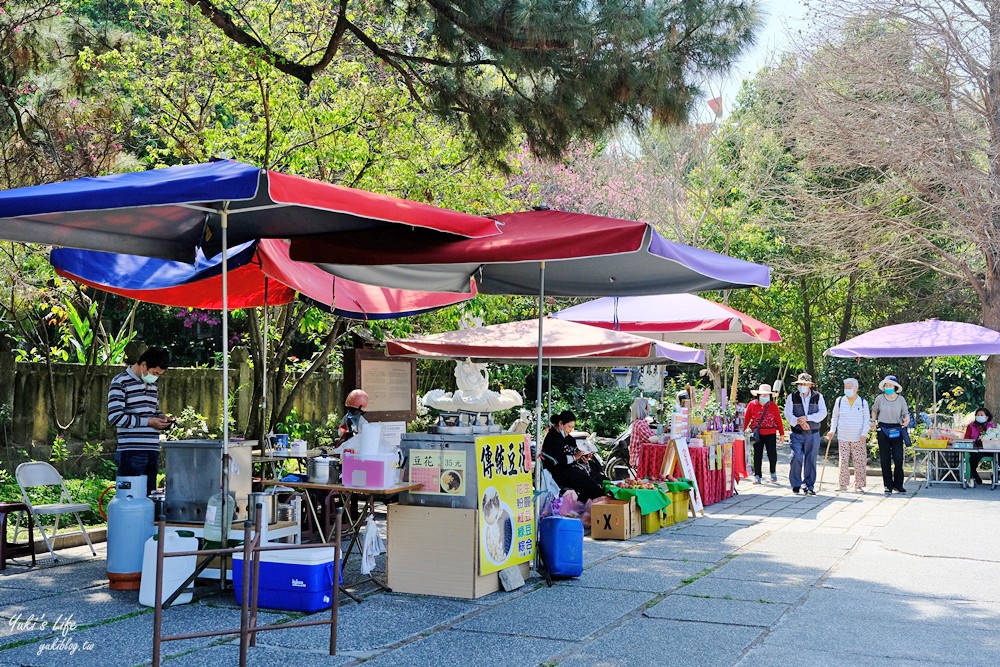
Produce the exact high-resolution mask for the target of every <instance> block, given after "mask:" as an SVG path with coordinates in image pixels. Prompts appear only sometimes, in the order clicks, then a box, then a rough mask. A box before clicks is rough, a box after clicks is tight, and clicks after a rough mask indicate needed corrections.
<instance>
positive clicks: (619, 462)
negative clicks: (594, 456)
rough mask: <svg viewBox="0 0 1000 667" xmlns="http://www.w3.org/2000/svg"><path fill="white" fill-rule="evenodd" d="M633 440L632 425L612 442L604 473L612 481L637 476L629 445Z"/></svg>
mask: <svg viewBox="0 0 1000 667" xmlns="http://www.w3.org/2000/svg"><path fill="white" fill-rule="evenodd" d="M631 440H632V427H631V426H629V427H628V428H626V429H625V430H624V431H623V432H622V433H621V435H619V436H618V437H617V438H615V440H614V442H612V443H611V451H610V452H608V460H607V461H606V462H605V463H604V474H605V475H607V477H608V479H610V480H611V481H612V482H619V481H621V480H623V479H631V478H634V477H636V476H637V475H636V470H635V468H633V467H632V465H631V464H630V463H629V452H628V445H629V442H631Z"/></svg>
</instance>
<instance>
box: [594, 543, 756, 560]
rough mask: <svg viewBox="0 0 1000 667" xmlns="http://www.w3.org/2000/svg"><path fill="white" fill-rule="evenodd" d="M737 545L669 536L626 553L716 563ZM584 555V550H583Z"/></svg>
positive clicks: (633, 555) (639, 556)
mask: <svg viewBox="0 0 1000 667" xmlns="http://www.w3.org/2000/svg"><path fill="white" fill-rule="evenodd" d="M737 548H738V547H734V546H730V545H726V544H721V543H719V542H716V541H714V540H691V539H687V540H685V539H671V538H669V537H664V538H658V539H655V540H649V541H648V542H646V543H644V544H640V545H638V546H636V547H635V548H633V549H629V550H628V551H627V552H626V555H628V556H630V557H632V558H655V559H660V560H680V561H699V562H702V563H717V562H718V561H720V560H722V559H723V558H725V557H726V556H728V555H729V554H731V553H732V552H733V551H735V550H736V549H737ZM584 554H585V555H586V552H584Z"/></svg>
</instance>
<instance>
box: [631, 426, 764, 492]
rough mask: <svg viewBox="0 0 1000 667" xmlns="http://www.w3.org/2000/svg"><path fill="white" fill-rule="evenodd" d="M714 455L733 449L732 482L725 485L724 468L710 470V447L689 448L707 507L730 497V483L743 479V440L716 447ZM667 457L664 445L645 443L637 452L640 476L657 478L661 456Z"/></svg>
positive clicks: (744, 463)
mask: <svg viewBox="0 0 1000 667" xmlns="http://www.w3.org/2000/svg"><path fill="white" fill-rule="evenodd" d="M715 447H716V455H717V456H719V457H722V456H725V454H726V449H730V448H731V449H732V466H733V467H732V479H731V480H729V483H727V480H726V470H725V466H724V465H718V466H717V468H718V470H709V469H708V463H709V452H708V450H709V448H708V447H691V448H690V452H691V462H692V463H693V464H694V476H695V480H696V481H697V482H698V490H699V491H700V492H701V499H702V502H703V503H704V504H706V505H711V504H713V503H717V502H719V501H720V500H723V499H725V498H729V497H730V496H732V495H733V487H734V484H733V481H734V480H739V479H743V478H746V476H747V469H746V454H745V453H744V444H743V441H742V440H737V441H736V442H735V443H733V444H731V445H729V444H726V445H716V446H715ZM666 455H667V445H657V444H654V443H646V444H644V445H643V446H642V448H641V449H640V450H639V469H638V471H637V472H638V474H639V477H656V476H658V475H659V474H660V470H661V469H662V468H663V457H664V456H666Z"/></svg>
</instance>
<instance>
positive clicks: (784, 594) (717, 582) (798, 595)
mask: <svg viewBox="0 0 1000 667" xmlns="http://www.w3.org/2000/svg"><path fill="white" fill-rule="evenodd" d="M811 588H812V587H811V586H804V585H786V584H772V583H769V582H766V581H752V580H739V579H724V578H721V577H713V576H711V575H709V576H707V577H702V578H701V579H698V580H697V581H693V582H691V583H690V584H687V585H686V586H683V587H681V588H679V589H677V592H676V593H675V595H694V596H701V597H711V598H721V599H734V600H756V601H762V602H776V603H784V604H792V603H793V602H798V601H799V600H801V599H802V597H803V596H805V595H806V594H807V593H808V592H809V591H810V590H811Z"/></svg>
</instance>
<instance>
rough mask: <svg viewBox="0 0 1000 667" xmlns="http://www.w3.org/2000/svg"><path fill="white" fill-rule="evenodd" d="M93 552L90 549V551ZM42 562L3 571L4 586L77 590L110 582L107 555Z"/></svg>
mask: <svg viewBox="0 0 1000 667" xmlns="http://www.w3.org/2000/svg"><path fill="white" fill-rule="evenodd" d="M88 553H89V552H88ZM38 562H39V566H38V567H35V568H32V569H30V570H27V571H25V570H20V571H16V572H11V573H10V574H0V588H19V589H26V590H35V591H47V592H52V591H55V592H60V593H64V592H66V591H76V590H80V589H82V588H92V587H94V586H101V585H106V584H107V583H108V574H107V570H106V567H107V562H106V561H105V560H104V558H102V557H100V556H98V557H96V558H95V557H90V558H88V559H87V560H85V561H82V562H73V563H69V562H60V563H58V564H56V565H53V564H52V561H51V559H42V560H39V561H38Z"/></svg>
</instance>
